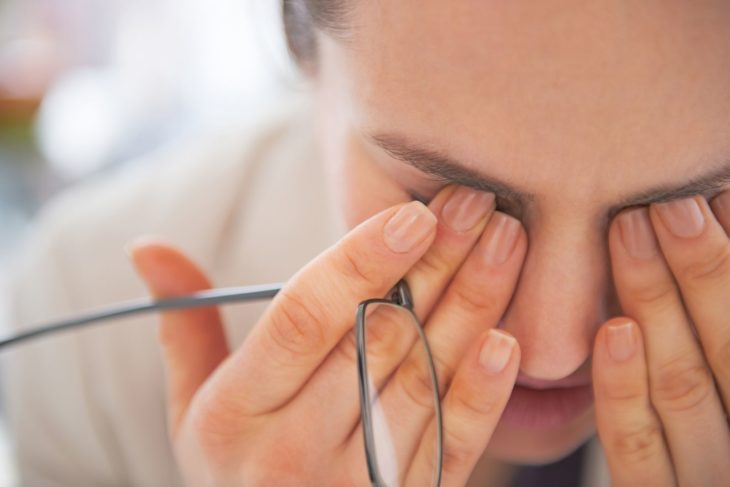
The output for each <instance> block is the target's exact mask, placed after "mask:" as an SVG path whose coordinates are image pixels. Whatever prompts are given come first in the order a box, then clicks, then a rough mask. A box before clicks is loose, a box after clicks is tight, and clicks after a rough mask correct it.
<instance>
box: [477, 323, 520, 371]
mask: <svg viewBox="0 0 730 487" xmlns="http://www.w3.org/2000/svg"><path fill="white" fill-rule="evenodd" d="M516 343H517V340H515V339H514V337H512V336H510V335H508V334H506V333H504V332H501V331H499V330H489V333H488V334H487V339H486V340H485V341H484V344H482V349H481V350H480V351H479V363H480V364H481V366H482V367H483V368H484V370H486V371H487V372H489V373H490V374H499V373H500V372H502V371H503V370H504V368H505V367H506V366H507V363H508V362H509V358H510V357H511V356H512V350H513V349H514V348H515V344H516Z"/></svg>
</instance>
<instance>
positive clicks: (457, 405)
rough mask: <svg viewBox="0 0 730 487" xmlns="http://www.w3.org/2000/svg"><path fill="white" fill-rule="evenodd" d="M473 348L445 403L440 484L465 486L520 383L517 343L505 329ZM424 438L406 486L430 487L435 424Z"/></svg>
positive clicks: (433, 420)
mask: <svg viewBox="0 0 730 487" xmlns="http://www.w3.org/2000/svg"><path fill="white" fill-rule="evenodd" d="M483 335H486V337H484V336H483V337H482V338H481V340H478V342H477V343H479V344H480V345H481V347H477V348H475V347H471V350H470V351H469V352H468V353H467V354H466V356H465V358H464V361H463V363H462V364H461V366H460V367H459V370H458V371H457V373H456V375H455V376H454V380H453V382H452V384H451V388H450V389H449V391H448V393H447V394H446V396H445V397H444V400H443V468H442V485H466V482H467V480H468V479H469V476H470V475H471V472H472V470H474V466H475V465H476V463H477V461H478V460H479V458H480V457H481V456H482V454H483V453H484V450H485V449H486V447H487V444H488V443H489V440H490V438H491V436H492V433H493V432H494V429H495V428H496V427H497V423H498V422H499V418H500V417H501V415H502V411H503V410H504V408H505V406H506V405H507V401H508V399H509V396H510V393H511V392H512V388H513V387H514V383H515V380H516V379H517V371H518V368H519V363H520V351H519V347H518V346H517V341H516V340H515V339H514V337H512V336H511V335H509V334H507V333H506V332H503V331H501V330H489V331H487V332H486V333H484V334H483ZM428 428H429V431H431V433H429V434H426V435H424V436H423V438H424V440H423V441H422V442H421V443H420V445H419V447H418V450H417V452H416V454H415V457H414V459H413V461H412V463H411V465H410V467H409V471H408V474H407V477H406V481H405V483H404V484H403V485H407V486H411V485H413V486H416V485H419V486H420V485H430V483H431V475H432V472H434V469H435V465H436V464H435V460H436V458H437V457H436V449H435V447H436V444H435V443H434V442H433V441H432V440H431V439H432V438H434V437H435V435H434V434H432V432H433V431H434V429H435V428H436V419H435V418H434V419H432V420H431V422H430V424H429V426H428Z"/></svg>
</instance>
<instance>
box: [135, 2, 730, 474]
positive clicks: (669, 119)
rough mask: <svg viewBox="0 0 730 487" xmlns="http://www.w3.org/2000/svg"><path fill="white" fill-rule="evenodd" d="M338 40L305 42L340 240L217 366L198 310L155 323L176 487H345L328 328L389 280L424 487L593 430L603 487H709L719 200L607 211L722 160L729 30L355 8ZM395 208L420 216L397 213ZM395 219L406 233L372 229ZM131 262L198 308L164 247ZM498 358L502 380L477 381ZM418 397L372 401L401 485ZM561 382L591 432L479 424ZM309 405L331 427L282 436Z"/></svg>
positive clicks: (187, 278) (548, 14) (402, 391)
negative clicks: (394, 290) (396, 143)
mask: <svg viewBox="0 0 730 487" xmlns="http://www.w3.org/2000/svg"><path fill="white" fill-rule="evenodd" d="M351 19H352V20H353V24H354V25H353V28H352V34H351V35H350V36H349V37H348V38H347V39H346V40H334V39H331V38H330V37H328V36H327V35H325V34H322V35H321V36H320V39H319V42H320V44H319V45H320V59H319V69H318V72H317V74H316V77H315V85H316V88H317V93H318V95H319V96H318V100H319V104H320V109H319V110H318V114H319V120H318V121H319V127H320V134H321V137H320V140H321V147H322V154H323V159H324V161H325V163H326V164H327V166H328V168H329V175H330V180H329V183H330V184H331V185H332V188H333V189H334V190H335V191H334V194H335V201H333V204H334V205H336V207H337V208H340V209H342V213H341V216H342V221H343V223H344V224H345V225H346V226H347V228H349V229H352V231H351V232H350V233H348V235H347V236H346V237H345V238H344V239H343V240H342V241H341V242H339V243H338V244H337V245H335V246H334V247H332V248H331V249H329V250H328V251H326V252H325V253H324V254H322V255H321V256H320V257H318V258H317V259H315V261H313V262H312V263H310V264H309V265H308V266H307V267H305V268H304V269H303V270H302V271H300V272H299V273H298V274H297V275H296V276H295V277H294V278H293V279H292V280H291V281H290V282H289V283H288V284H287V287H286V288H285V289H284V290H283V291H282V293H280V295H279V296H277V298H276V299H275V300H274V301H273V302H272V304H271V306H270V308H269V310H268V311H267V313H266V314H265V315H264V316H263V317H262V319H261V321H260V323H259V324H258V325H257V327H256V328H255V329H254V330H253V331H252V333H251V335H250V336H249V337H248V338H247V340H246V341H245V343H244V344H243V345H242V346H241V347H240V348H239V349H237V350H229V349H228V346H227V344H226V343H225V339H224V338H223V334H222V328H221V325H220V318H219V316H218V315H217V313H216V312H215V310H203V311H195V312H185V313H168V314H166V315H165V317H164V318H163V322H162V325H161V341H162V344H163V352H164V356H165V359H166V365H167V369H168V398H169V418H170V425H171V428H170V429H171V441H172V442H173V445H174V446H175V449H176V453H177V456H178V460H179V463H180V466H181V469H182V471H183V475H184V477H185V478H186V480H187V481H188V483H189V484H190V485H210V484H222V485H231V484H235V483H244V484H245V485H272V484H275V485H287V484H288V483H294V482H295V481H296V482H298V483H300V484H301V483H305V484H306V483H310V484H317V485H331V484H338V485H341V484H343V483H345V484H361V485H364V484H366V475H365V472H364V470H363V469H364V462H363V450H362V436H361V435H362V432H361V430H360V429H359V426H358V420H359V418H358V406H357V402H356V398H353V397H352V393H351V391H352V390H354V387H356V385H355V384H354V383H352V382H351V381H350V380H351V379H352V374H351V371H352V370H353V368H354V359H353V357H354V352H353V348H352V337H351V331H350V330H351V327H352V316H351V315H352V310H353V309H354V308H355V306H356V305H357V303H358V302H359V301H361V300H363V299H367V298H371V297H375V296H382V295H384V294H385V293H386V292H387V290H388V289H389V288H390V287H392V286H393V285H394V284H395V283H396V282H397V280H398V279H399V278H400V277H402V276H404V275H405V277H406V279H407V280H408V282H409V283H410V284H411V288H412V291H413V294H414V302H415V303H416V309H415V312H416V314H417V315H418V316H419V318H421V321H422V322H423V323H424V328H425V331H426V334H427V336H428V339H429V342H430V343H431V344H432V349H433V352H434V355H435V356H436V359H437V368H438V371H439V381H440V383H441V386H442V391H444V398H443V405H444V417H445V419H444V421H445V464H444V485H463V484H464V483H466V482H467V481H468V480H469V478H470V477H471V478H472V481H475V479H476V478H477V477H480V476H484V475H485V470H486V471H487V472H486V474H489V471H491V472H492V473H493V474H494V473H496V470H495V468H496V467H495V465H496V463H495V462H496V461H499V460H502V461H509V462H514V463H525V462H528V463H541V462H547V461H552V460H555V459H557V458H560V457H562V456H564V455H565V454H567V453H569V452H570V451H572V450H573V449H574V448H575V447H576V446H578V445H579V444H580V443H581V442H583V441H584V440H585V439H586V438H587V437H589V436H590V435H592V434H593V433H594V432H595V431H596V429H597V430H598V434H599V437H600V440H601V442H602V444H603V447H604V450H605V452H606V455H607V458H608V462H609V466H610V468H611V475H612V480H613V482H614V485H692V482H694V483H695V484H696V485H710V483H711V481H712V479H720V478H728V476H729V475H730V467H729V466H728V465H727V461H726V459H727V458H730V430H729V429H728V422H727V410H726V409H725V408H724V406H723V401H724V404H728V403H730V365H729V361H728V357H729V356H730V353H728V350H730V324H729V323H728V321H727V318H726V314H727V313H726V310H725V309H724V308H723V306H724V304H723V303H727V301H728V295H729V294H730V241H729V240H728V232H730V194H728V193H725V192H722V191H721V190H722V189H723V187H722V185H719V186H717V187H715V188H712V189H711V190H709V189H708V191H707V194H702V195H699V196H693V197H690V198H682V199H681V202H682V203H681V204H680V203H676V202H674V203H664V204H656V203H652V204H650V205H648V204H647V205H640V206H639V207H638V208H637V207H632V208H622V206H621V202H622V201H624V200H625V198H627V197H628V196H630V195H633V194H637V193H642V192H645V191H647V190H649V189H651V188H655V187H657V186H681V185H683V184H685V183H686V182H687V181H689V180H690V179H692V178H695V177H697V176H698V175H702V174H705V173H707V172H710V171H713V170H715V169H717V168H718V167H719V165H721V163H722V162H723V156H725V160H727V159H728V157H727V154H729V153H730V147H728V143H727V137H726V136H725V134H726V133H727V131H728V129H730V115H729V114H730V90H729V89H728V88H727V87H728V86H730V52H728V51H730V30H728V29H727V28H726V26H727V25H728V22H729V21H730V6H728V5H727V3H726V2H720V1H715V2H709V1H706V2H652V3H646V2H642V3H641V4H638V3H637V4H633V3H632V4H629V3H621V4H618V3H616V2H590V3H586V2H567V1H561V2H557V3H556V2H549V3H544V4H542V3H536V2H531V3H529V4H528V3H527V2H504V3H496V2H491V3H488V4H487V3H484V2H458V3H457V2H448V3H447V2H436V1H427V2H406V1H403V2H377V3H376V2H360V3H358V4H357V5H356V8H355V10H354V11H353V13H352V16H351ZM445 19H448V21H445ZM546 60H549V62H547V61H546ZM373 133H378V134H382V133H390V134H393V133H396V134H398V136H399V137H401V138H402V139H404V140H408V141H409V142H411V143H414V144H419V145H421V146H423V145H426V146H427V147H429V148H431V149H434V150H438V151H439V152H440V153H444V154H448V155H449V156H450V157H451V158H453V159H458V160H460V161H462V162H463V163H464V165H466V166H467V167H469V168H470V169H471V170H472V171H474V172H475V173H478V174H481V175H487V176H490V177H492V178H495V179H498V180H500V181H502V182H504V183H506V184H508V185H510V186H513V187H515V188H519V189H520V190H521V191H524V192H528V193H530V194H532V195H533V196H532V198H530V199H529V200H525V201H517V200H510V199H509V198H508V199H507V200H500V198H497V200H496V203H495V201H494V199H492V198H491V197H489V196H485V193H484V192H483V191H482V192H474V191H468V190H467V189H466V188H457V187H455V186H446V185H445V183H444V182H443V181H435V180H433V178H429V177H428V176H427V175H425V174H423V173H420V172H419V171H418V170H416V169H414V168H413V167H410V166H409V165H407V164H404V163H403V162H402V161H399V160H397V159H396V158H394V157H392V154H391V155H389V154H388V153H387V152H386V151H385V150H383V149H382V148H380V147H378V146H377V144H375V143H373V142H372V140H371V139H370V138H369V135H372V134H373ZM414 192H415V193H418V194H420V195H422V196H423V197H425V198H426V199H427V200H429V201H428V210H427V209H426V208H424V207H423V206H422V205H421V204H420V203H410V204H406V202H407V201H409V200H411V199H412V194H413V193H414ZM458 195H461V196H462V200H461V206H459V205H458V204H457V203H458V202H459V199H458V198H457V196H458ZM685 196H690V195H685ZM708 199H709V200H711V202H712V204H711V205H710V204H708ZM465 200H466V201H467V203H465ZM468 202H471V203H468ZM450 203H451V204H450ZM495 206H496V207H497V208H495ZM467 207H468V208H471V210H470V211H468V212H467V211H466V209H467ZM404 208H406V210H404ZM407 209H410V210H411V211H413V212H415V213H414V215H418V217H417V218H416V219H415V220H413V219H412V218H411V219H408V221H409V222H413V221H416V222H420V228H421V231H417V229H416V226H414V225H415V224H414V225H411V226H409V225H410V224H408V225H406V226H405V227H403V226H400V227H397V228H395V227H393V226H392V224H391V223H387V222H389V221H392V220H391V218H394V217H396V216H397V215H402V214H403V213H401V212H404V211H408V210H407ZM498 210H499V211H498ZM467 213H470V214H471V216H472V218H465V217H464V215H465V214H467ZM373 215H374V216H373ZM459 215H461V216H462V218H458V216H459ZM688 215H689V216H692V215H694V216H695V220H692V219H689V221H688V218H686V217H687V216H688ZM681 216H684V217H685V218H680V217H681ZM414 218H415V217H414ZM396 220H398V218H396ZM467 220H468V221H467ZM671 222H675V223H677V224H675V225H670V223H671ZM401 223H402V221H401ZM467 223H468V224H467ZM675 227H678V230H677V229H676V228H675ZM394 228H395V230H394ZM672 228H675V231H674V232H673V231H672V230H671V229H672ZM505 229H512V231H511V232H506V231H505ZM500 230H501V231H500ZM506 234H510V235H511V236H512V239H502V240H500V239H498V238H497V236H498V235H502V237H504V236H505V235H506ZM416 237H418V238H416ZM406 244H408V245H406ZM496 256H502V257H503V258H502V259H499V258H496ZM132 258H133V261H134V264H135V265H136V267H137V269H138V270H139V272H140V274H141V275H142V277H143V278H144V279H145V281H146V282H147V284H148V285H149V287H150V289H151V292H152V293H153V294H155V295H157V296H168V295H175V294H180V293H184V292H190V291H194V290H198V289H202V288H206V287H208V286H209V282H208V280H207V278H206V276H205V275H204V273H203V272H202V271H201V270H200V269H198V268H197V267H196V266H195V264H194V263H192V262H190V261H189V260H188V259H187V258H186V257H185V256H184V255H182V254H181V253H180V252H179V251H177V250H175V249H174V248H173V247H170V246H169V245H167V244H162V243H150V242H141V243H139V244H137V245H136V246H134V247H133V250H132ZM324 276H327V278H326V279H325V278H323V277H324ZM332 283H338V285H334V284H332ZM341 283H347V285H341ZM320 304H321V306H320ZM497 328H499V331H490V330H494V329H497ZM622 332H623V334H622ZM695 333H696V334H695ZM611 336H613V337H616V336H618V337H621V336H623V337H624V338H625V337H627V336H628V337H629V339H624V340H623V341H611V340H609V337H611ZM490 337H491V338H493V339H494V340H496V341H489V338H490ZM488 343H492V344H494V343H496V344H499V346H497V347H494V346H488ZM386 345H387V343H386ZM483 345H485V347H484V348H483ZM609 345H610V346H609ZM485 350H486V352H485ZM499 350H502V351H504V354H503V358H504V360H503V361H502V362H503V365H504V366H505V367H504V368H503V369H501V371H496V369H495V368H494V367H490V366H485V365H484V362H483V360H482V359H483V358H484V357H493V358H494V357H498V356H499V355H500V353H499ZM340 352H342V353H340ZM384 356H387V354H385V355H384ZM384 368H387V367H384ZM345 371H346V374H345ZM417 379H418V378H417V377H414V376H413V374H412V373H410V372H409V369H408V368H407V367H401V368H399V369H397V371H396V374H395V375H394V379H393V381H392V383H389V385H388V387H387V388H386V389H385V390H384V392H383V393H382V397H383V401H384V404H393V405H398V406H402V407H408V408H409V409H408V410H409V412H410V414H409V419H408V421H404V422H403V425H402V426H401V427H402V429H403V431H401V434H400V435H398V437H399V438H405V439H404V440H402V443H401V444H399V445H397V447H398V448H397V449H396V451H397V452H398V455H399V459H400V460H401V462H400V464H401V465H405V467H404V469H403V471H402V472H401V479H402V480H403V481H404V482H405V483H406V485H423V484H424V479H426V478H427V473H428V472H429V471H430V470H429V465H428V459H429V458H431V456H430V455H429V451H428V449H427V448H425V447H424V446H423V445H419V444H418V443H417V441H416V440H414V438H416V439H417V438H419V437H421V436H422V435H423V432H424V431H428V428H429V427H432V419H431V418H429V417H428V415H427V414H425V413H424V408H423V407H419V405H420V403H422V402H423V394H422V391H421V392H419V388H418V387H417V384H418V380H417ZM713 379H714V381H713ZM566 380H568V381H577V382H579V383H587V382H593V384H594V391H595V397H596V404H595V408H591V409H590V410H589V411H587V412H586V413H585V414H583V415H581V416H580V417H578V418H576V419H575V420H574V421H572V422H571V423H569V424H567V425H564V426H561V427H559V428H547V429H541V430H521V429H518V428H514V427H509V426H507V425H505V424H502V423H500V421H499V417H500V414H501V411H502V410H503V408H504V406H505V404H506V402H507V399H508V397H509V393H510V391H511V389H512V386H513V385H514V383H515V381H517V382H520V383H529V384H532V385H533V386H536V387H540V386H550V384H552V383H554V382H556V381H566ZM391 384H392V387H391ZM249 390H255V391H256V394H246V391H249ZM348 391H349V392H348ZM323 397H327V398H328V400H332V401H334V403H332V404H330V406H331V407H330V410H331V411H332V413H331V415H329V416H328V417H327V418H326V421H325V420H321V423H317V421H316V420H312V422H311V423H309V424H310V425H311V426H310V427H311V428H312V429H313V431H306V430H304V431H303V428H304V427H303V426H302V424H301V420H300V419H301V418H302V417H307V418H318V417H320V416H321V415H318V414H317V412H318V411H320V410H321V402H322V398H323ZM419 398H420V399H419ZM314 432H316V434H317V435H318V442H317V445H312V444H311V442H308V441H306V440H307V439H308V438H311V437H312V435H313V434H314ZM697 438H701V439H702V441H700V442H698V441H696V440H697ZM490 469H491V470H490ZM492 478H493V477H492ZM490 485H497V483H496V482H495V483H492V484H490Z"/></svg>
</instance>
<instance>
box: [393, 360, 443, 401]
mask: <svg viewBox="0 0 730 487" xmlns="http://www.w3.org/2000/svg"><path fill="white" fill-rule="evenodd" d="M398 376H399V381H398V382H399V383H400V387H401V388H402V389H403V392H404V393H405V395H406V397H407V398H408V399H409V400H410V401H411V402H412V403H414V404H415V405H416V406H418V407H420V408H423V409H427V410H433V409H434V407H435V396H434V386H433V380H432V378H431V373H430V371H429V369H428V367H427V366H426V363H425V362H424V361H423V359H422V358H421V357H417V356H414V355H410V356H409V357H408V358H406V360H405V361H404V362H403V364H402V365H401V369H400V371H399V373H398Z"/></svg>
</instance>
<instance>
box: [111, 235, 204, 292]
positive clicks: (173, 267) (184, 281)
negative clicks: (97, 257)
mask: <svg viewBox="0 0 730 487" xmlns="http://www.w3.org/2000/svg"><path fill="white" fill-rule="evenodd" d="M125 251H126V252H127V253H128V255H129V257H130V260H131V262H132V265H133V266H134V268H135V270H136V271H137V273H138V274H139V276H140V277H141V278H142V280H143V281H144V282H145V284H146V285H147V287H148V288H149V289H150V292H151V293H152V294H153V295H155V296H157V297H169V296H175V295H179V294H186V293H190V292H195V291H200V290H203V289H208V288H210V287H211V285H210V282H209V280H208V278H207V277H206V276H205V273H204V272H203V271H202V270H201V269H200V268H199V267H198V266H197V264H195V263H194V262H193V261H192V260H191V259H190V258H188V257H187V256H186V255H185V254H184V253H183V251H181V250H180V249H178V248H176V247H175V246H173V245H172V244H170V243H167V242H165V241H163V240H161V239H158V238H156V237H140V238H138V239H135V240H133V241H132V242H130V243H129V244H127V245H126V246H125Z"/></svg>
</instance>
